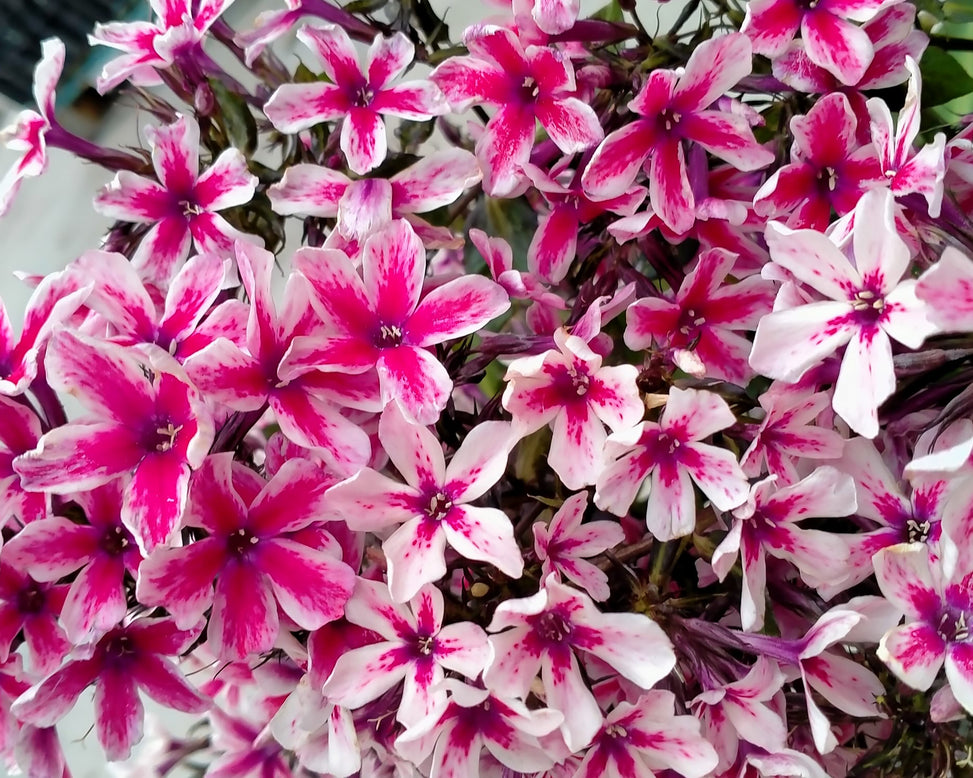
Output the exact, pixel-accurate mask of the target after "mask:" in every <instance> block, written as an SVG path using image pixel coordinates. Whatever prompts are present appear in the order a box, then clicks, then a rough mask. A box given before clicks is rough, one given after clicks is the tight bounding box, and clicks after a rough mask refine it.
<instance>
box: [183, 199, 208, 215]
mask: <svg viewBox="0 0 973 778" xmlns="http://www.w3.org/2000/svg"><path fill="white" fill-rule="evenodd" d="M179 207H180V208H182V215H183V216H185V217H186V218H187V219H188V218H190V217H192V216H199V215H200V214H201V213H202V212H203V208H202V206H200V205H199V204H198V203H194V202H193V201H192V200H183V201H182V202H180V203H179Z"/></svg>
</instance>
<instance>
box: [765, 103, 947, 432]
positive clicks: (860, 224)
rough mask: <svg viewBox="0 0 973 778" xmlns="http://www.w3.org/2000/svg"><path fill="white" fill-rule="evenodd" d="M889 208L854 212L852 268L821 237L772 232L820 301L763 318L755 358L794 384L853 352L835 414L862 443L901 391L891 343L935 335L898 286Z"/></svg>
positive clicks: (902, 284) (870, 203)
mask: <svg viewBox="0 0 973 778" xmlns="http://www.w3.org/2000/svg"><path fill="white" fill-rule="evenodd" d="M818 105H821V103H818ZM893 205H894V203H893V199H892V193H891V192H890V191H889V190H887V189H879V190H874V191H872V192H869V193H868V194H866V195H865V196H864V197H863V198H862V200H861V204H860V205H859V206H858V207H857V208H856V210H855V227H854V235H853V240H852V245H851V254H852V255H853V257H854V264H852V260H851V259H849V257H848V256H846V254H845V253H843V252H842V250H841V249H840V248H839V247H838V246H836V245H835V244H834V243H833V242H832V241H831V240H829V239H828V238H827V237H825V236H824V235H822V234H821V233H819V232H817V231H815V230H791V229H788V228H787V227H784V226H783V225H781V224H780V223H778V222H772V223H771V224H770V225H768V227H767V243H768V245H769V246H770V253H771V258H772V259H773V261H774V262H775V263H776V264H778V265H780V266H781V267H783V268H785V269H786V270H788V271H789V272H790V273H792V274H793V275H794V277H795V278H796V279H797V280H798V281H800V282H802V283H804V284H806V285H807V286H808V287H810V288H811V289H812V290H814V291H815V292H817V293H818V295H820V298H823V299H819V300H814V301H811V302H808V303H806V304H803V305H796V306H794V307H789V308H783V309H779V310H775V311H774V312H773V313H771V314H768V315H767V316H765V317H764V318H763V319H762V320H761V321H760V324H758V325H757V333H756V336H755V338H754V343H753V351H752V352H751V354H750V364H751V365H752V366H753V367H754V369H756V370H757V372H758V373H761V374H763V375H766V376H769V377H770V378H776V379H780V380H782V381H787V382H794V381H797V380H798V379H800V378H801V376H802V375H804V373H805V372H806V371H807V370H808V369H809V368H811V367H812V366H813V365H815V364H817V363H818V362H820V361H821V360H823V359H824V358H825V357H827V356H830V355H831V354H832V353H834V352H835V351H836V350H837V349H839V348H841V347H842V346H844V345H845V344H848V346H847V348H846V349H845V353H844V357H843V358H842V361H841V370H840V372H839V374H838V380H837V382H836V384H835V389H834V399H833V403H832V404H833V407H834V410H835V412H836V413H837V414H838V415H839V416H841V418H842V419H844V420H845V421H846V422H847V423H848V426H850V427H851V428H852V429H853V430H854V431H855V432H857V433H859V434H860V435H864V436H865V437H875V435H876V434H877V432H878V407H879V406H880V405H881V404H882V402H883V401H884V400H885V399H886V398H887V397H888V396H889V395H891V394H892V392H893V391H894V390H895V373H894V370H893V365H892V346H891V339H894V340H896V341H898V342H899V343H902V344H903V345H905V346H908V347H909V348H918V347H919V346H920V345H921V343H922V342H923V340H925V339H926V337H927V336H928V335H930V334H932V333H933V332H934V331H935V327H934V326H933V324H932V323H931V322H930V321H929V319H928V318H927V314H926V306H925V305H924V304H923V303H922V302H921V301H920V300H919V299H918V298H917V297H916V291H915V287H916V282H915V280H913V279H906V280H902V278H903V276H904V275H905V274H906V272H907V271H908V268H909V261H910V256H909V249H908V247H907V246H906V244H905V242H904V241H903V240H902V238H901V237H899V234H898V232H897V231H896V227H895V220H894V216H893ZM781 294H783V292H781Z"/></svg>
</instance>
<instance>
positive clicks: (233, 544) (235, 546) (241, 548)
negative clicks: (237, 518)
mask: <svg viewBox="0 0 973 778" xmlns="http://www.w3.org/2000/svg"><path fill="white" fill-rule="evenodd" d="M259 542H260V539H259V538H257V537H256V536H255V535H254V534H253V533H252V532H250V530H248V529H242V528H241V529H238V530H237V531H236V532H234V533H233V534H232V535H230V536H229V537H228V538H227V539H226V548H227V551H229V552H230V553H231V554H235V555H236V556H243V555H244V554H246V553H247V552H248V551H249V550H250V549H251V548H253V547H254V546H255V545H257V543H259Z"/></svg>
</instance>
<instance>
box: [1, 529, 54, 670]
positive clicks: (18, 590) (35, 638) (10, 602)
mask: <svg viewBox="0 0 973 778" xmlns="http://www.w3.org/2000/svg"><path fill="white" fill-rule="evenodd" d="M7 556H8V553H7V549H6V548H5V549H4V551H3V554H2V555H0V664H2V663H3V662H6V661H7V659H8V658H9V657H10V650H11V648H12V647H13V642H14V640H15V639H16V638H17V636H18V635H19V634H20V633H21V632H23V636H24V643H26V645H27V650H28V656H29V657H30V670H31V671H32V672H33V673H34V674H35V675H37V676H39V677H43V676H45V675H47V674H48V673H50V672H51V671H52V670H54V669H55V668H56V667H57V666H58V665H59V664H61V660H62V659H63V658H64V656H65V654H67V653H68V651H69V650H70V649H71V643H70V642H69V641H68V639H67V638H66V637H65V635H64V630H63V629H62V628H61V627H60V625H59V624H58V616H60V615H61V611H62V610H63V608H64V599H65V597H66V596H67V593H68V587H67V584H56V583H48V582H45V581H36V580H34V579H33V578H31V577H30V576H29V575H27V574H26V573H24V572H23V571H22V570H18V569H17V568H16V567H14V566H13V565H12V564H11V563H10V561H8V559H7Z"/></svg>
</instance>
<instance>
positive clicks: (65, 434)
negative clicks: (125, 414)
mask: <svg viewBox="0 0 973 778" xmlns="http://www.w3.org/2000/svg"><path fill="white" fill-rule="evenodd" d="M144 455H145V451H144V449H143V448H142V447H141V446H140V445H139V443H138V441H137V440H136V439H135V438H134V436H133V435H132V433H131V432H130V431H129V430H127V429H124V428H121V427H119V426H117V425H116V424H113V423H110V422H106V423H100V424H67V425H65V426H63V427H57V428H56V429H53V430H51V431H50V432H48V433H47V434H46V435H45V436H44V437H43V438H41V440H40V442H39V443H38V448H37V449H36V450H35V451H31V452H28V453H26V454H24V455H22V456H20V457H17V459H15V460H14V465H13V466H14V470H15V471H16V472H17V473H19V474H20V476H21V481H22V483H23V486H24V488H25V489H31V490H39V489H43V490H45V491H51V492H54V493H55V494H66V493H68V492H72V491H83V490H86V489H93V488H94V487H96V486H101V485H102V484H105V483H108V481H110V480H111V479H112V478H114V477H115V476H116V475H119V474H120V473H124V472H126V471H128V470H131V469H132V468H133V467H135V466H136V465H137V464H138V463H139V461H140V460H141V458H142V457H143V456H144Z"/></svg>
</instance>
